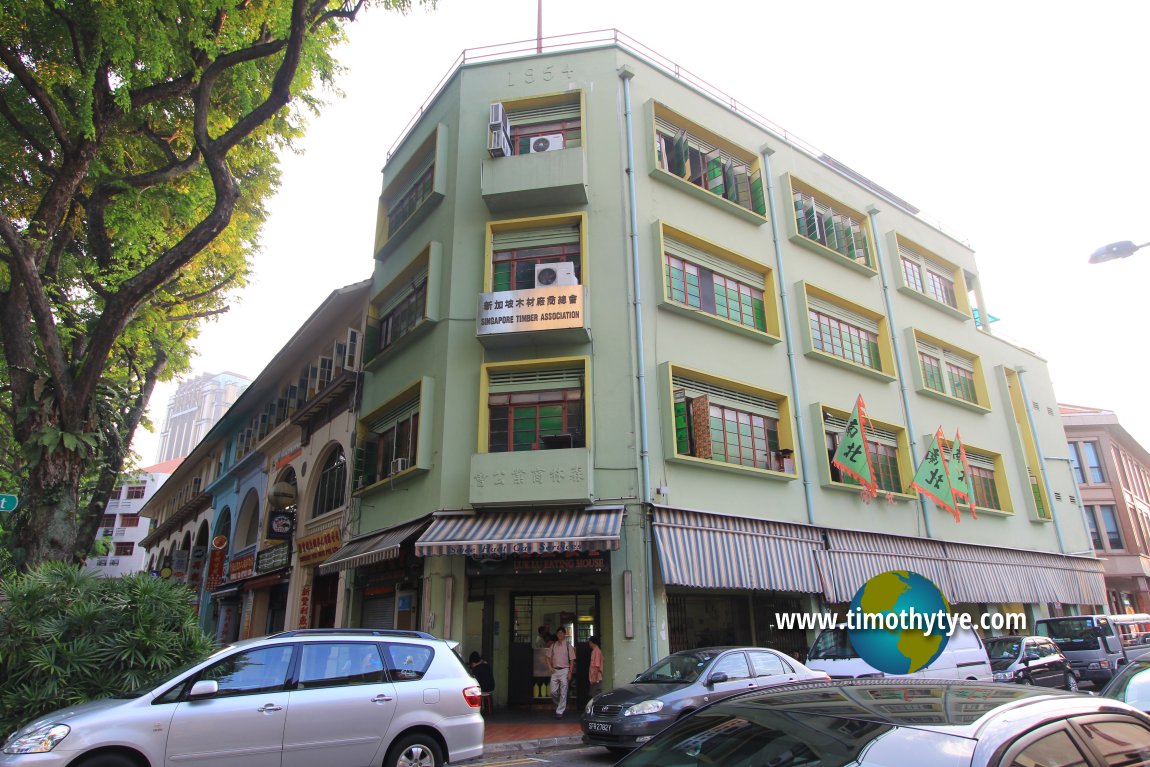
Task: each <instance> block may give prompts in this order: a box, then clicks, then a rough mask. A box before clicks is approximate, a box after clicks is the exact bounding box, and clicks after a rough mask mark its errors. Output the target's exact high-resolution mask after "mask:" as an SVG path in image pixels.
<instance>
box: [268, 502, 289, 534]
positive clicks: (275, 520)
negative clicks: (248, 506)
mask: <svg viewBox="0 0 1150 767" xmlns="http://www.w3.org/2000/svg"><path fill="white" fill-rule="evenodd" d="M294 529H295V508H294V507H289V508H286V509H272V510H270V511H268V529H267V539H268V540H269V541H290V540H291V534H292V530H294Z"/></svg>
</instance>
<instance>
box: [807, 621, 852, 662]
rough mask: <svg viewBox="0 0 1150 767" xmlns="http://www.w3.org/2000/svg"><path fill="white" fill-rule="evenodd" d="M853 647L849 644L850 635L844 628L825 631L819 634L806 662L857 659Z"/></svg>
mask: <svg viewBox="0 0 1150 767" xmlns="http://www.w3.org/2000/svg"><path fill="white" fill-rule="evenodd" d="M857 657H858V653H857V652H855V648H854V645H853V644H851V638H850V635H849V634H847V630H846V629H845V628H837V629H827V630H826V631H824V632H823V633H821V634H819V638H818V639H816V640H815V644H814V646H813V647H811V654H810V655H809V656H808V657H807V659H808V660H848V659H850V658H857Z"/></svg>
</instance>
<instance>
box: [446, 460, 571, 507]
mask: <svg viewBox="0 0 1150 767" xmlns="http://www.w3.org/2000/svg"><path fill="white" fill-rule="evenodd" d="M470 483H471V491H470V496H469V497H470V501H471V505H472V506H477V507H478V506H524V505H530V504H544V503H590V502H591V495H592V484H593V483H592V470H591V451H590V450H589V449H587V448H585V447H576V448H558V449H554V450H530V451H520V452H512V453H476V454H474V455H472V456H471V477H470Z"/></svg>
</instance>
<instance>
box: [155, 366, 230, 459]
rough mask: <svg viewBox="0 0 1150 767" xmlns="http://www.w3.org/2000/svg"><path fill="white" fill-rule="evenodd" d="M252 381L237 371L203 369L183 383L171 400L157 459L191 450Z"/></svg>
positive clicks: (181, 454) (185, 453) (183, 454)
mask: <svg viewBox="0 0 1150 767" xmlns="http://www.w3.org/2000/svg"><path fill="white" fill-rule="evenodd" d="M250 383H251V379H250V378H246V377H244V376H241V375H238V374H236V373H204V374H203V375H199V376H196V377H195V378H192V379H190V380H187V381H184V382H183V383H181V384H180V386H179V388H177V389H176V393H175V394H173V395H172V397H171V399H169V400H168V412H167V415H166V416H165V417H164V428H163V430H162V431H161V432H160V451H159V456H158V457H157V459H156V460H157V461H170V460H172V459H173V458H183V457H184V456H185V455H187V454H188V453H190V452H192V448H194V447H195V446H196V445H197V444H199V442H200V440H202V439H203V438H204V437H205V436H206V435H207V433H208V430H209V429H211V428H212V425H213V424H215V422H216V421H218V420H220V418H222V417H223V415H224V413H225V412H227V410H228V408H229V407H231V406H232V403H234V402H235V401H236V400H237V399H239V396H240V395H241V394H243V393H244V389H246V388H247V387H248V385H249V384H250Z"/></svg>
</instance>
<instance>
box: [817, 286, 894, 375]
mask: <svg viewBox="0 0 1150 767" xmlns="http://www.w3.org/2000/svg"><path fill="white" fill-rule="evenodd" d="M807 307H808V315H809V318H810V328H811V346H812V347H813V348H814V349H815V350H817V351H820V352H823V353H825V354H830V355H832V356H834V357H839V358H840V359H844V360H846V361H847V362H853V363H855V364H856V365H862V366H863V367H868V368H871V369H872V370H878V371H881V370H882V357H881V355H880V354H879V336H878V333H879V323H878V321H877V320H874V319H872V318H870V317H867V316H865V315H863V314H860V313H858V312H854V311H851V310H850V309H847V308H845V307H842V306H839V305H837V304H833V303H831V302H830V301H827V300H825V299H823V298H820V297H816V296H813V295H808V296H807Z"/></svg>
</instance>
